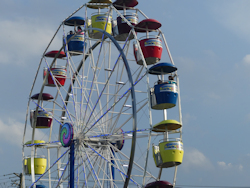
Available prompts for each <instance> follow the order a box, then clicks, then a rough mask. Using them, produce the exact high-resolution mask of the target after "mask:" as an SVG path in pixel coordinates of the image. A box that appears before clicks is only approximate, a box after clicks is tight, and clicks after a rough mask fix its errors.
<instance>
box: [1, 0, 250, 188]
mask: <svg viewBox="0 0 250 188" xmlns="http://www.w3.org/2000/svg"><path fill="white" fill-rule="evenodd" d="M72 2H73V1H65V0H61V1H59V0H55V1H48V0H43V1H38V0H33V1H31V0H26V1H17V0H1V6H0V15H1V16H0V25H1V27H0V31H1V32H0V33H1V35H0V66H1V69H0V78H1V79H0V83H1V91H2V92H1V95H2V97H1V98H0V104H1V106H0V142H1V143H2V144H1V146H0V155H1V162H0V167H1V168H0V175H4V174H9V173H13V172H16V173H20V172H21V168H22V164H21V158H22V156H21V154H22V151H21V148H22V147H21V145H22V137H23V129H24V122H25V115H26V107H27V102H28V96H29V92H30V89H31V85H32V82H33V79H34V77H35V72H36V70H37V66H38V63H39V61H40V59H41V57H42V54H43V52H44V49H45V48H46V46H47V45H48V43H49V41H50V39H51V38H52V36H53V34H54V33H55V31H56V29H57V27H58V26H59V24H60V23H61V21H62V20H64V19H65V18H66V17H67V16H69V15H70V14H71V13H72V12H73V11H75V10H76V9H77V8H78V7H80V6H81V5H82V4H83V3H86V2H85V1H79V0H75V1H74V3H72ZM249 7H250V1H248V0H219V1H218V0H202V1H200V0H155V1H150V0H141V1H139V4H138V6H137V7H136V8H139V9H140V10H142V11H143V12H144V13H145V14H146V15H147V16H148V17H149V18H154V19H156V20H158V21H159V22H161V23H162V27H161V30H162V32H163V33H164V35H165V37H166V40H167V42H168V46H169V48H170V51H171V53H172V57H173V60H174V62H175V65H176V66H177V68H178V75H179V78H180V95H181V105H182V115H183V144H184V151H185V153H184V159H183V164H182V165H180V166H179V167H178V174H177V186H180V187H181V186H183V187H184V186H185V185H192V186H239V187H240V186H242V187H244V186H249V184H250V179H249V174H250V168H249V167H250V163H249V160H250V149H249V147H248V145H249V132H250V127H249V123H250V110H249V102H248V97H249V92H250V87H249V82H248V80H249V79H250V74H249V71H250V49H249V46H250V25H249V17H250V12H249ZM163 57H165V56H164V55H163ZM164 172H165V173H164V175H163V176H165V177H166V180H167V181H170V182H172V176H173V174H171V173H173V172H172V171H171V170H170V171H168V170H166V171H164ZM170 174H171V175H170ZM168 176H169V177H171V178H169V177H168ZM1 181H4V180H1V177H0V183H1Z"/></svg>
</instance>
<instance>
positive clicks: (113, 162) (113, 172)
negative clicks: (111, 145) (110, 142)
mask: <svg viewBox="0 0 250 188" xmlns="http://www.w3.org/2000/svg"><path fill="white" fill-rule="evenodd" d="M111 150H112V149H111ZM112 154H113V156H114V155H115V153H114V150H112ZM111 158H113V157H111ZM111 163H112V164H115V161H114V160H111ZM111 171H112V179H115V168H114V166H111Z"/></svg>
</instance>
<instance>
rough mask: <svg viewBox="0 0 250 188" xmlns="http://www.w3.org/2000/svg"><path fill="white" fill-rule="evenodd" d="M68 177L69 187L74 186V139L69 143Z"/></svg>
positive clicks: (72, 187)
mask: <svg viewBox="0 0 250 188" xmlns="http://www.w3.org/2000/svg"><path fill="white" fill-rule="evenodd" d="M69 155H70V159H69V160H70V178H69V185H70V186H69V187H70V188H74V173H75V171H74V166H75V143H74V141H73V142H72V143H71V145H70V153H69Z"/></svg>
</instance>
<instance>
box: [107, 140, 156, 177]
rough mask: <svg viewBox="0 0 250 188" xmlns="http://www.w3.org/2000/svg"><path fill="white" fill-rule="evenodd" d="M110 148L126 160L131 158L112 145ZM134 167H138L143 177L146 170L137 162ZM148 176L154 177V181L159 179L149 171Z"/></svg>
mask: <svg viewBox="0 0 250 188" xmlns="http://www.w3.org/2000/svg"><path fill="white" fill-rule="evenodd" d="M110 147H111V148H112V149H113V150H114V151H116V152H117V153H119V154H121V155H122V156H123V157H125V158H126V160H129V157H128V156H127V155H126V154H124V153H123V152H122V151H121V150H119V149H117V148H116V147H114V146H113V145H112V144H110ZM134 165H135V166H137V167H138V169H139V170H140V171H141V173H142V174H141V176H142V175H143V172H144V168H143V167H142V166H140V165H139V164H138V163H136V162H134ZM146 173H147V174H148V176H150V177H152V178H154V179H157V178H156V177H155V176H153V175H152V174H151V173H149V172H148V171H147V172H146ZM131 176H133V175H131Z"/></svg>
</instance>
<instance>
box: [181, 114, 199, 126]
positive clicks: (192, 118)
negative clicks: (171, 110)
mask: <svg viewBox="0 0 250 188" xmlns="http://www.w3.org/2000/svg"><path fill="white" fill-rule="evenodd" d="M196 119H197V117H196V116H194V115H191V114H190V113H186V114H184V116H183V122H184V124H185V125H188V124H189V122H190V121H191V122H193V121H195V120H196Z"/></svg>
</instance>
